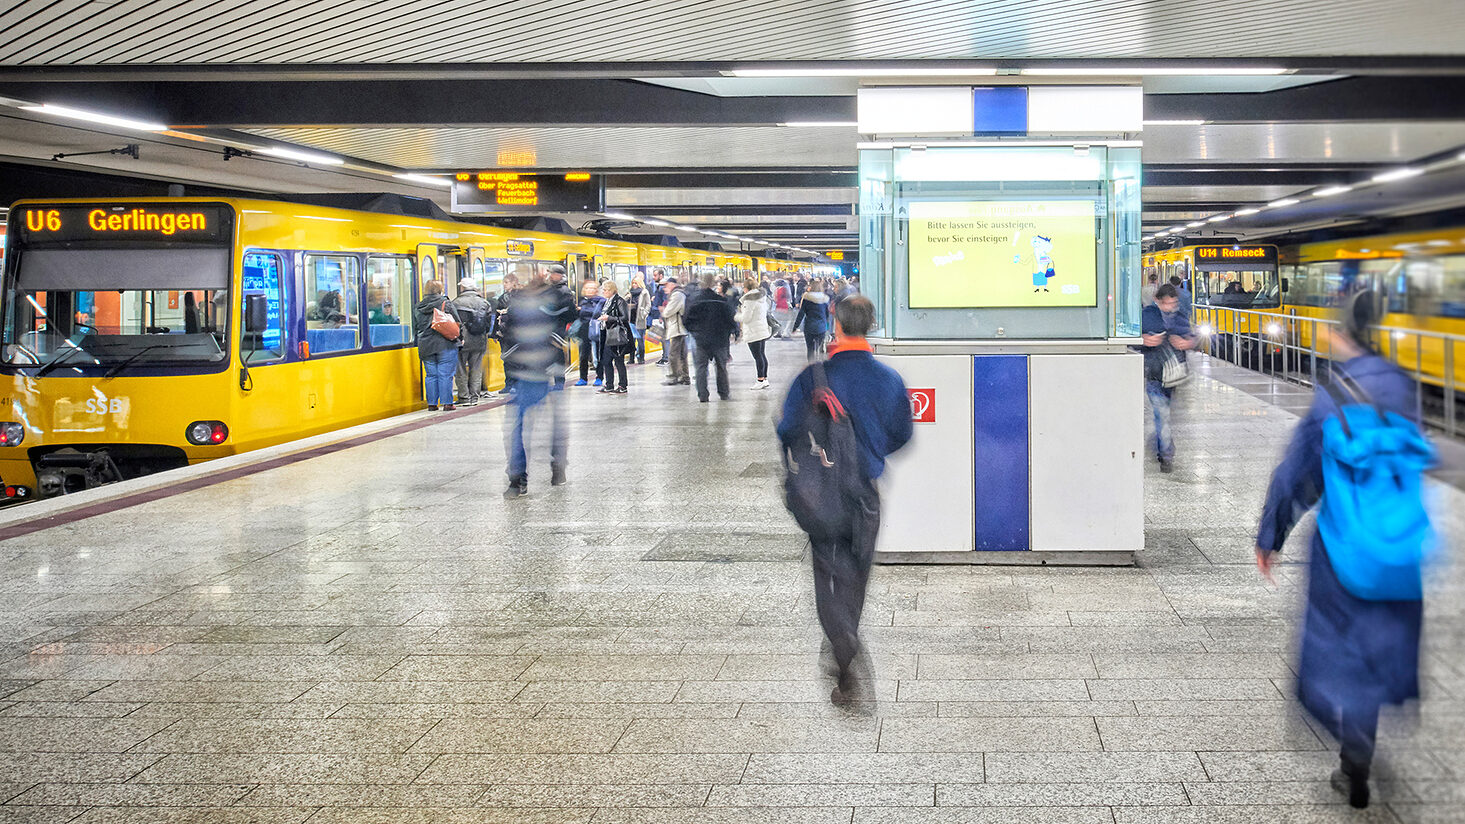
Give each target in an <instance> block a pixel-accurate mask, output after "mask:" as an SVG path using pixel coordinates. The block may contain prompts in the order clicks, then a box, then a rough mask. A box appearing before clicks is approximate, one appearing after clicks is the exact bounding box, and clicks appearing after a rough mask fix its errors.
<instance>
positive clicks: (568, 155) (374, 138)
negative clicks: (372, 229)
mask: <svg viewBox="0 0 1465 824" xmlns="http://www.w3.org/2000/svg"><path fill="white" fill-rule="evenodd" d="M244 131H246V132H248V133H249V134H254V135H259V136H261V137H270V138H274V139H276V140H283V141H286V142H289V143H297V144H299V145H302V146H310V147H313V148H316V149H321V150H324V151H330V152H337V153H340V154H345V155H349V156H352V157H358V158H361V159H363V160H372V161H375V162H378V163H390V164H392V165H395V166H401V167H403V168H413V169H475V168H500V167H516V166H522V167H536V168H542V169H591V170H596V169H653V168H664V169H676V168H687V169H691V168H720V169H733V168H758V167H763V168H788V167H849V166H854V165H855V141H856V135H855V131H854V129H853V128H842V127H839V128H822V127H821V128H783V127H779V126H720V127H719V126H677V127H659V126H657V127H648V126H624V127H572V128H555V127H549V128H467V129H459V128H449V129H434V128H412V129H375V128H341V129H316V128H289V129H246V130H244Z"/></svg>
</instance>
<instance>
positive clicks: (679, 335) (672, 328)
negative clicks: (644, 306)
mask: <svg viewBox="0 0 1465 824" xmlns="http://www.w3.org/2000/svg"><path fill="white" fill-rule="evenodd" d="M664 289H665V291H666V302H665V303H663V304H662V305H661V322H662V326H663V329H664V331H663V332H662V343H663V344H664V345H665V346H666V357H667V372H668V373H669V374H668V375H667V378H666V381H665V384H666V385H667V386H677V385H682V386H685V385H687V384H690V383H691V382H692V381H691V378H689V377H688V376H687V325H686V322H685V321H686V312H687V293H686V291H684V290H683V289H682V287H681V284H680V283H678V282H677V279H676V278H667V279H666V283H665V284H664Z"/></svg>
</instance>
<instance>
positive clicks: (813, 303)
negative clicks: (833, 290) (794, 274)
mask: <svg viewBox="0 0 1465 824" xmlns="http://www.w3.org/2000/svg"><path fill="white" fill-rule="evenodd" d="M800 326H803V327H804V348H805V350H806V353H807V355H808V358H809V360H811V361H812V360H819V359H820V358H821V357H822V356H823V354H824V344H825V341H826V339H827V338H828V336H829V296H828V295H826V294H824V285H823V284H822V283H820V282H819V280H818V279H817V278H816V279H815V280H814V282H813V283H810V284H809V290H808V291H807V292H805V293H804V297H803V299H802V300H800V301H799V313H798V314H797V315H795V316H794V331H798V328H799V327H800Z"/></svg>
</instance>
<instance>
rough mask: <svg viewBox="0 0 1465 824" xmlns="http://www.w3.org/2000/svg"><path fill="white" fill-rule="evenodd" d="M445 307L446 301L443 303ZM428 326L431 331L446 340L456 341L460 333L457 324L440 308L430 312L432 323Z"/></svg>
mask: <svg viewBox="0 0 1465 824" xmlns="http://www.w3.org/2000/svg"><path fill="white" fill-rule="evenodd" d="M447 305H448V303H447V301H443V306H447ZM429 325H430V327H431V328H432V331H434V332H436V333H438V334H439V335H442V336H443V337H445V338H447V339H448V340H457V339H458V335H459V334H461V331H462V330H460V329H459V328H458V322H457V321H455V320H453V316H452V315H449V314H448V313H447V312H444V311H443V310H442V307H441V306H440V307H438V308H436V309H433V310H432V323H431V324H429Z"/></svg>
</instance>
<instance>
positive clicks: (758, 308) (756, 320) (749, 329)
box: [738, 289, 773, 343]
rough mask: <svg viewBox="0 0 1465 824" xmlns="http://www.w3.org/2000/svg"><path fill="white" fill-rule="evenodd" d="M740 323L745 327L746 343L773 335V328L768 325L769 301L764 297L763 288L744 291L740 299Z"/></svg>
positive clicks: (744, 336)
mask: <svg viewBox="0 0 1465 824" xmlns="http://www.w3.org/2000/svg"><path fill="white" fill-rule="evenodd" d="M738 325H740V326H742V327H743V342H744V343H757V342H758V341H760V340H768V339H769V338H771V337H773V329H772V328H771V327H770V326H769V325H768V301H767V299H765V298H764V297H763V290H762V289H753V290H751V291H749V292H745V293H743V297H742V298H741V299H740V300H739V301H738Z"/></svg>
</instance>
